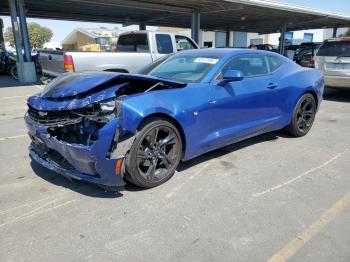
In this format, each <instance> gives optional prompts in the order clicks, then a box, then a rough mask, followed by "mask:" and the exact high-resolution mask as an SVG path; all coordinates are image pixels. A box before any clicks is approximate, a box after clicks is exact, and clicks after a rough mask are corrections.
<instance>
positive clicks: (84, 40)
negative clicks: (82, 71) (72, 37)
mask: <svg viewBox="0 0 350 262" xmlns="http://www.w3.org/2000/svg"><path fill="white" fill-rule="evenodd" d="M89 44H95V39H94V38H92V37H90V36H87V35H85V34H82V33H80V32H77V42H76V44H75V46H74V48H75V49H74V50H79V48H80V47H82V46H84V45H89Z"/></svg>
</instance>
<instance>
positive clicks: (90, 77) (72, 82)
mask: <svg viewBox="0 0 350 262" xmlns="http://www.w3.org/2000/svg"><path fill="white" fill-rule="evenodd" d="M118 79H120V80H121V81H118ZM128 79H130V80H132V79H134V80H142V81H161V82H163V83H164V84H170V85H172V86H178V87H180V86H185V85H186V84H184V83H179V82H174V81H168V80H160V79H157V78H155V77H152V76H145V75H138V74H119V73H113V72H81V73H67V74H62V75H60V76H58V77H57V78H56V79H54V80H53V81H52V82H50V83H49V84H48V85H47V86H46V87H45V89H44V90H43V91H42V92H41V97H42V98H45V99H62V98H70V97H75V96H77V95H84V94H87V93H92V92H94V91H97V90H95V89H99V90H101V89H104V88H109V87H111V86H117V85H120V84H121V83H122V82H126V81H127V80H128Z"/></svg>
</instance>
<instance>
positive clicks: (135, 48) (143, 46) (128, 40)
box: [117, 34, 149, 53]
mask: <svg viewBox="0 0 350 262" xmlns="http://www.w3.org/2000/svg"><path fill="white" fill-rule="evenodd" d="M117 52H137V53H145V52H149V46H148V39H147V34H126V35H121V36H119V38H118V42H117Z"/></svg>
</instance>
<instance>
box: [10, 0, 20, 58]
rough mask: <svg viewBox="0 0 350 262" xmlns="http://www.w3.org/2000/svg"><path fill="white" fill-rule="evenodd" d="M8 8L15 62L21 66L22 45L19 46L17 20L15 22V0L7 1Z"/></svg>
mask: <svg viewBox="0 0 350 262" xmlns="http://www.w3.org/2000/svg"><path fill="white" fill-rule="evenodd" d="M9 7H10V15H11V23H12V31H13V38H14V39H15V46H16V52H17V61H18V63H20V64H23V55H22V45H21V40H20V38H19V28H18V20H17V8H16V0H9Z"/></svg>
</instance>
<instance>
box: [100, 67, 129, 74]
mask: <svg viewBox="0 0 350 262" xmlns="http://www.w3.org/2000/svg"><path fill="white" fill-rule="evenodd" d="M103 71H105V72H114V73H129V71H128V70H126V69H121V68H110V69H105V70H103Z"/></svg>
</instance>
